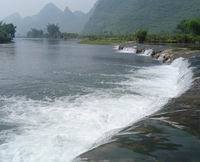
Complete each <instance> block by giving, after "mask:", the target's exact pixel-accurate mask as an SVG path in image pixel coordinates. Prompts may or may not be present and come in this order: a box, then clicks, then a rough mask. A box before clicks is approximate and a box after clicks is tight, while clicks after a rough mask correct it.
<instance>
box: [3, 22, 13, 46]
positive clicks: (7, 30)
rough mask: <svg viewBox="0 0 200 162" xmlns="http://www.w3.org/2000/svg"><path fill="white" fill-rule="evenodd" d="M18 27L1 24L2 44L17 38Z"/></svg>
mask: <svg viewBox="0 0 200 162" xmlns="http://www.w3.org/2000/svg"><path fill="white" fill-rule="evenodd" d="M15 32H16V27H15V26H14V25H13V24H5V23H3V22H0V43H5V42H9V41H11V40H12V39H13V38H14V37H15Z"/></svg>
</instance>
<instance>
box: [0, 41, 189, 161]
mask: <svg viewBox="0 0 200 162" xmlns="http://www.w3.org/2000/svg"><path fill="white" fill-rule="evenodd" d="M192 76H193V73H192V69H191V68H189V63H188V61H187V60H184V59H182V58H179V59H177V60H175V61H174V62H173V63H172V64H170V65H163V64H161V63H159V62H158V61H156V60H153V59H152V58H151V57H147V56H137V55H130V54H127V53H117V52H116V50H114V49H113V47H112V46H95V45H81V44H78V43H77V42H76V41H60V40H46V39H15V40H14V42H13V43H11V44H3V45H0V162H70V161H71V160H73V159H74V158H76V157H77V156H78V155H80V154H82V153H84V152H86V151H88V150H89V149H91V148H93V147H95V146H97V145H101V144H103V143H105V142H106V140H108V139H109V137H112V135H114V134H115V133H116V132H118V131H119V130H121V129H122V128H124V127H127V126H128V125H130V124H132V123H134V122H136V121H138V120H140V119H142V118H143V117H145V116H148V115H151V114H153V113H154V112H156V111H158V110H160V109H161V108H162V107H163V106H164V105H165V104H166V103H167V102H168V101H169V100H170V99H171V98H174V97H178V96H180V95H181V94H182V93H184V92H185V91H186V90H188V89H189V87H190V86H191V84H192Z"/></svg>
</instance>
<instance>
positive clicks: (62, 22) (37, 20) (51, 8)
mask: <svg viewBox="0 0 200 162" xmlns="http://www.w3.org/2000/svg"><path fill="white" fill-rule="evenodd" d="M89 16H90V14H89V13H88V14H85V13H83V12H81V11H75V12H72V11H71V10H70V9H69V8H68V7H66V8H65V10H64V11H62V10H60V9H59V8H57V7H56V6H55V5H54V4H53V3H49V4H47V5H46V6H45V7H44V8H43V9H42V10H41V11H40V12H39V13H38V14H36V15H34V16H29V17H25V18H22V17H21V16H20V15H19V14H18V13H14V14H12V15H10V16H8V17H6V18H5V19H4V20H3V21H4V22H6V23H14V24H15V25H16V26H17V34H16V35H18V36H25V35H26V34H27V32H28V31H29V30H30V29H31V28H37V29H43V30H44V29H45V28H46V26H47V24H48V23H56V24H58V25H59V26H60V29H61V31H62V32H81V31H82V30H83V28H84V25H85V24H86V22H87V21H88V19H89Z"/></svg>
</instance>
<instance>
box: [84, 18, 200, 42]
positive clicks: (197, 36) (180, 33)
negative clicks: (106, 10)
mask: <svg viewBox="0 0 200 162" xmlns="http://www.w3.org/2000/svg"><path fill="white" fill-rule="evenodd" d="M129 41H132V42H138V43H185V44H195V45H200V18H193V19H189V20H183V21H181V22H180V23H179V24H178V25H177V27H176V29H175V30H174V32H171V33H166V32H160V33H149V32H148V31H147V30H144V29H140V30H138V31H136V32H135V33H132V34H125V35H118V34H112V33H109V32H104V33H103V34H101V35H94V36H88V37H87V38H86V39H83V40H82V41H81V43H86V44H113V43H125V42H129Z"/></svg>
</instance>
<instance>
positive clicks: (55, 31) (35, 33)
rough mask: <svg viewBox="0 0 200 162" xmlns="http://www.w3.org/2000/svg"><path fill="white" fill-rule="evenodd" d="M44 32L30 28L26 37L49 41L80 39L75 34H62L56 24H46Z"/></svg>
mask: <svg viewBox="0 0 200 162" xmlns="http://www.w3.org/2000/svg"><path fill="white" fill-rule="evenodd" d="M45 31H46V32H45ZM45 31H44V30H42V29H35V28H32V29H31V30H30V31H29V32H28V33H27V37H28V38H49V39H75V38H79V37H80V36H79V34H77V33H62V32H61V31H60V27H59V25H58V24H48V25H47V27H46V29H45Z"/></svg>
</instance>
